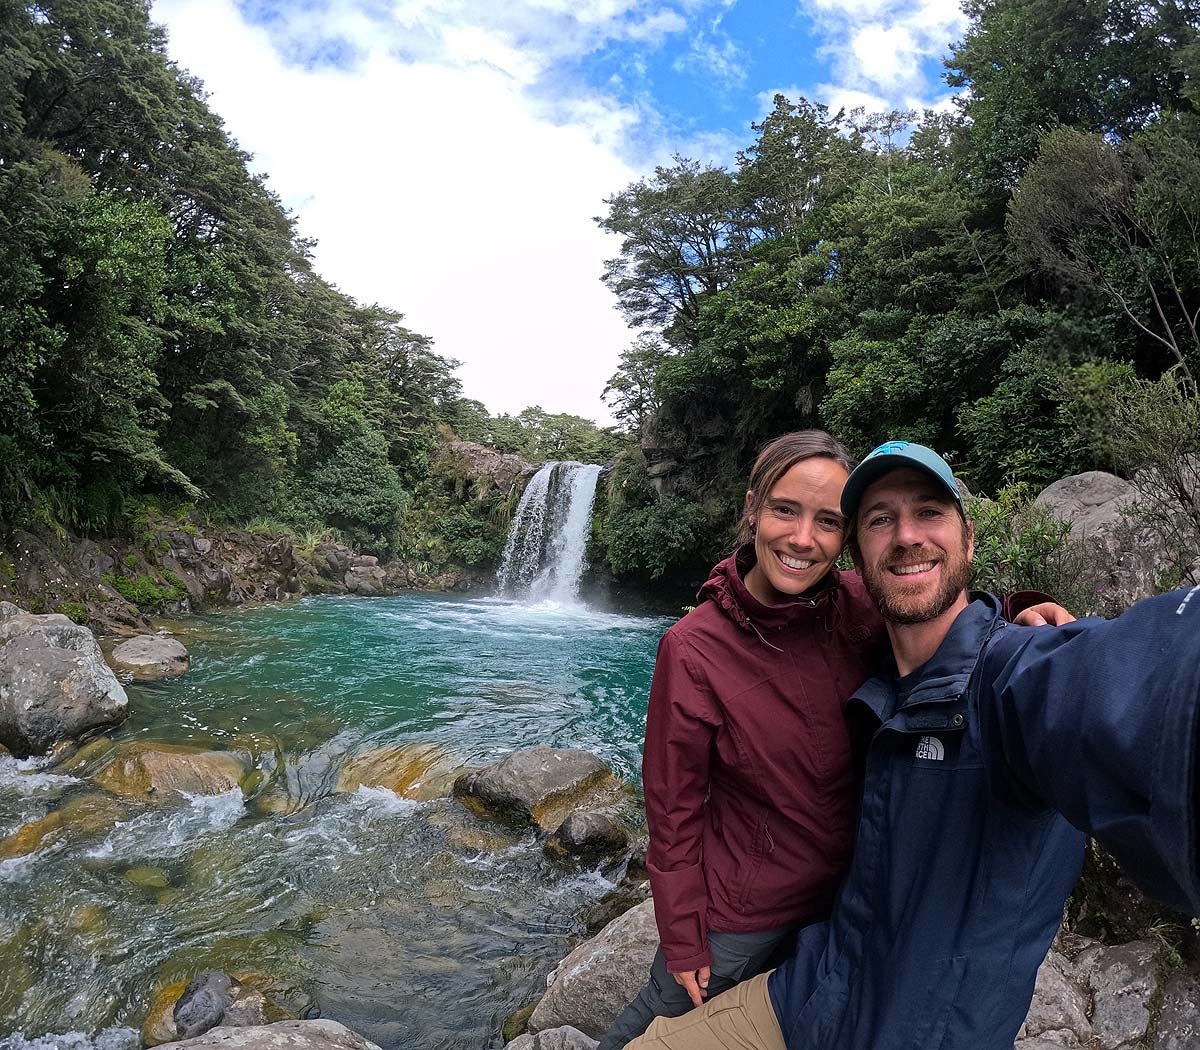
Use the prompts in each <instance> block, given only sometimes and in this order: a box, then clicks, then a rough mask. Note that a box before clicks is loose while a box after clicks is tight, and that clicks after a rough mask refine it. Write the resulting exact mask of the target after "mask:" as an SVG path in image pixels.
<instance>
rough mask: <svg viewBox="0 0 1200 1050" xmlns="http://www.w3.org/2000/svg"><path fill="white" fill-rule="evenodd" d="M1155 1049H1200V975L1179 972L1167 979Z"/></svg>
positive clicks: (1159, 1014) (1157, 1027) (1156, 1032)
mask: <svg viewBox="0 0 1200 1050" xmlns="http://www.w3.org/2000/svg"><path fill="white" fill-rule="evenodd" d="M1153 1046H1154V1050H1200V977H1196V975H1195V974H1190V973H1175V974H1172V975H1171V977H1169V978H1168V979H1167V985H1166V990H1165V992H1164V993H1163V1001H1162V1007H1161V1009H1160V1010H1159V1013H1158V1024H1157V1026H1156V1028H1155V1032H1154V1043H1153Z"/></svg>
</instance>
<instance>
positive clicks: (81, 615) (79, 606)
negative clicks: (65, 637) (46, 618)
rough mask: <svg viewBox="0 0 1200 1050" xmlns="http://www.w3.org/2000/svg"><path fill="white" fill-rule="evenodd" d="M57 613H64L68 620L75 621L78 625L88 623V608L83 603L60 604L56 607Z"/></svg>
mask: <svg viewBox="0 0 1200 1050" xmlns="http://www.w3.org/2000/svg"><path fill="white" fill-rule="evenodd" d="M54 611H55V612H56V613H62V614H63V616H66V617H67V618H68V619H71V620H74V621H75V622H76V623H87V622H88V607H87V606H86V605H84V604H83V602H59V604H58V605H57V606H55V609H54Z"/></svg>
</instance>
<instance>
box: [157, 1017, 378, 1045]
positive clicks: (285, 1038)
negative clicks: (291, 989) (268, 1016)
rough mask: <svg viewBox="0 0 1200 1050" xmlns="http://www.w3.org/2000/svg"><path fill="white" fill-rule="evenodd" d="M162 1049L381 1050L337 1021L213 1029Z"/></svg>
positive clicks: (278, 1022)
mask: <svg viewBox="0 0 1200 1050" xmlns="http://www.w3.org/2000/svg"><path fill="white" fill-rule="evenodd" d="M163 1050H380V1048H379V1047H378V1046H377V1045H376V1044H375V1043H372V1042H370V1041H369V1040H367V1039H364V1038H363V1037H362V1036H361V1035H358V1034H356V1033H354V1032H352V1031H350V1029H349V1028H346V1027H345V1026H344V1025H340V1024H338V1023H337V1022H336V1021H277V1022H276V1023H275V1024H269V1025H263V1026H260V1027H255V1028H226V1027H220V1028H213V1029H211V1030H209V1031H208V1032H206V1033H204V1034H203V1035H200V1036H197V1037H195V1038H194V1039H185V1040H182V1041H181V1042H175V1043H164V1044H163Z"/></svg>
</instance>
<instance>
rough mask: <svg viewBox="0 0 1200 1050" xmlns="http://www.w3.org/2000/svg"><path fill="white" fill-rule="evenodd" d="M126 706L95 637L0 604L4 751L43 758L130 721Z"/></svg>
mask: <svg viewBox="0 0 1200 1050" xmlns="http://www.w3.org/2000/svg"><path fill="white" fill-rule="evenodd" d="M128 708H129V700H128V698H127V697H126V695H125V690H124V689H123V688H122V687H121V683H120V682H118V681H117V678H116V676H115V675H114V674H113V673H112V671H111V670H110V669H109V667H108V665H107V664H105V662H104V657H103V655H102V654H101V652H100V647H99V646H98V645H97V644H96V639H95V638H94V637H92V632H91V631H89V630H88V629H87V628H86V627H80V626H79V625H78V624H75V623H72V622H71V621H70V620H69V619H68V618H67V617H65V616H59V615H57V614H55V613H50V614H48V615H45V616H34V615H31V614H30V613H26V612H24V611H23V610H21V609H19V608H17V606H15V605H13V604H12V603H11V602H0V743H2V744H3V745H4V746H5V747H7V748H8V749H10V750H11V751H12V752H13V753H14V754H18V755H28V754H42V753H43V752H45V751H47V750H48V749H49V748H50V747H51V746H52V745H53V744H55V743H57V742H58V741H60V740H65V739H70V738H73V737H77V736H80V735H81V734H83V733H85V732H87V731H88V730H89V729H94V728H96V727H97V726H105V725H112V724H113V723H115V722H119V721H120V720H121V719H122V718H124V717H125V714H126V712H127V710H128Z"/></svg>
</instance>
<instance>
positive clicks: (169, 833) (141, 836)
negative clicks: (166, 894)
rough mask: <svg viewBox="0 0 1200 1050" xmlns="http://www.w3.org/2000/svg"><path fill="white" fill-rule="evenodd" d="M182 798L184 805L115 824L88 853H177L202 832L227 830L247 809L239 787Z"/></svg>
mask: <svg viewBox="0 0 1200 1050" xmlns="http://www.w3.org/2000/svg"><path fill="white" fill-rule="evenodd" d="M183 798H184V799H185V800H186V801H187V805H186V806H176V807H175V808H173V809H167V810H160V809H156V810H153V811H151V812H149V813H143V814H141V815H140V816H137V817H134V819H133V820H128V821H125V822H124V823H121V824H118V825H117V826H116V827H115V828H113V830H112V831H111V832H110V833H109V835H108V837H107V838H106V839H105V840H104V841H103V842H101V843H100V844H99V845H98V846H96V847H94V848H93V849H91V850H89V851H88V853H87V856H89V857H91V858H93V859H100V858H107V857H121V858H127V859H129V858H139V857H161V856H163V855H164V854H172V853H177V852H179V851H180V850H181V847H186V846H191V845H192V844H193V843H195V842H196V840H197V839H199V838H200V837H202V836H203V835H206V834H212V833H213V832H220V831H228V830H229V829H230V828H231V827H233V826H234V824H236V823H237V822H238V821H239V820H240V819H241V818H242V816H243V815H244V814H245V812H246V800H245V799H244V798H243V796H242V792H241V789H240V788H231V789H230V790H229V791H224V792H222V793H221V794H219V795H188V794H184V795H183Z"/></svg>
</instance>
